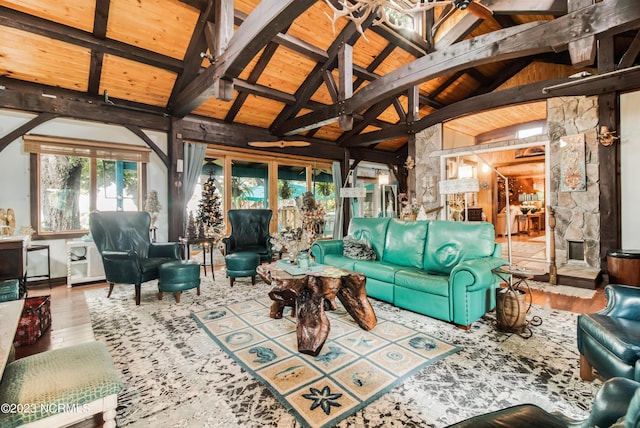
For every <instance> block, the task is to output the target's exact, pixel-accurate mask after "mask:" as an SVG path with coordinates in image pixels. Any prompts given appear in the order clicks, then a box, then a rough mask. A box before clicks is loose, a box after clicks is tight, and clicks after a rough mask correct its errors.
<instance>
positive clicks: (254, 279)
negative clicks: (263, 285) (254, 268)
mask: <svg viewBox="0 0 640 428" xmlns="http://www.w3.org/2000/svg"><path fill="white" fill-rule="evenodd" d="M251 285H256V276H255V275H253V276H252V277H251Z"/></svg>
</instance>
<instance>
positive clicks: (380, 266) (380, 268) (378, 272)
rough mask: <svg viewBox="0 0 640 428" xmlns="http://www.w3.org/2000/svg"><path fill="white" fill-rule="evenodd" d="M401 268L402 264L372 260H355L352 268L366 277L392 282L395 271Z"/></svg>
mask: <svg viewBox="0 0 640 428" xmlns="http://www.w3.org/2000/svg"><path fill="white" fill-rule="evenodd" d="M399 269H402V266H397V265H393V264H389V263H386V262H379V261H373V260H355V263H354V264H353V270H355V271H358V272H362V273H363V274H365V275H366V277H367V278H374V279H377V280H379V281H384V282H388V283H391V284H393V282H394V278H395V276H396V272H397V271H398V270H399Z"/></svg>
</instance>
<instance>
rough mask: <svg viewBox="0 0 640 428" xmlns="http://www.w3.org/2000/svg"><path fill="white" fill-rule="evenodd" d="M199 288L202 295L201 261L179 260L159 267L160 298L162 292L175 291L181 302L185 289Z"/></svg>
mask: <svg viewBox="0 0 640 428" xmlns="http://www.w3.org/2000/svg"><path fill="white" fill-rule="evenodd" d="M192 288H197V290H198V291H197V294H198V296H199V295H200V263H198V262H197V261H195V260H177V261H174V262H168V263H163V264H161V265H160V267H159V268H158V300H162V293H163V292H167V293H173V295H174V296H175V299H176V302H177V303H180V294H181V293H182V292H183V291H185V290H190V289H192Z"/></svg>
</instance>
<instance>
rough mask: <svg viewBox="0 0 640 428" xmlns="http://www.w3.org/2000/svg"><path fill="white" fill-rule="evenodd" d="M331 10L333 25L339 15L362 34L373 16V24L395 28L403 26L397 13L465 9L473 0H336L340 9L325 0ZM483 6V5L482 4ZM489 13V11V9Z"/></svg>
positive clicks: (406, 13)
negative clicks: (444, 8) (446, 7)
mask: <svg viewBox="0 0 640 428" xmlns="http://www.w3.org/2000/svg"><path fill="white" fill-rule="evenodd" d="M325 2H326V3H327V4H328V5H329V7H330V8H331V9H332V10H333V18H332V17H330V16H329V18H330V19H331V22H332V24H333V26H334V31H335V23H336V21H337V20H338V19H339V18H341V17H343V16H344V17H346V18H348V19H350V20H351V21H353V23H354V24H355V25H356V28H357V29H358V32H359V33H360V34H362V35H363V36H364V30H363V28H362V24H363V23H364V22H366V21H367V20H368V19H369V17H370V16H373V23H372V24H373V25H380V24H386V25H388V26H390V27H392V28H395V29H401V28H403V26H402V25H400V24H399V23H398V22H397V15H398V14H400V15H414V14H416V13H418V12H423V11H425V10H429V9H432V8H434V7H435V6H446V5H449V4H453V6H454V7H456V8H458V9H466V8H467V7H468V6H469V4H471V3H473V0H444V1H443V0H337V2H338V4H339V5H340V6H341V9H338V8H337V7H335V6H334V4H333V3H332V1H331V0H325ZM334 2H335V0H334ZM483 7H484V6H483ZM489 14H491V11H489Z"/></svg>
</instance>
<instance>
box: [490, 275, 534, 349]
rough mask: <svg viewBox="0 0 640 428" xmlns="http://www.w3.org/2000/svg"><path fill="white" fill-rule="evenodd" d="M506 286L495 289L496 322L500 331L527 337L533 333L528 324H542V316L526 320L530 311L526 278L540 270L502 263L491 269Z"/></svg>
mask: <svg viewBox="0 0 640 428" xmlns="http://www.w3.org/2000/svg"><path fill="white" fill-rule="evenodd" d="M493 273H494V274H495V275H497V276H498V277H499V278H500V279H501V280H502V281H504V282H505V283H506V284H507V287H506V288H504V287H500V288H497V289H496V323H497V328H498V330H500V331H504V332H507V333H517V334H519V335H520V336H521V337H523V338H525V339H528V338H530V337H531V336H532V335H533V331H532V330H531V328H530V326H539V325H541V324H542V318H540V317H539V316H537V315H534V316H533V317H532V318H531V319H530V320H527V314H529V313H530V312H531V303H532V300H533V299H532V294H531V287H529V283H528V282H527V280H529V279H532V278H533V277H534V276H536V275H542V274H543V273H542V272H536V271H533V270H530V269H527V268H523V267H520V266H515V265H510V266H509V265H503V266H500V267H499V268H496V269H494V270H493Z"/></svg>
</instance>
